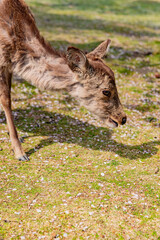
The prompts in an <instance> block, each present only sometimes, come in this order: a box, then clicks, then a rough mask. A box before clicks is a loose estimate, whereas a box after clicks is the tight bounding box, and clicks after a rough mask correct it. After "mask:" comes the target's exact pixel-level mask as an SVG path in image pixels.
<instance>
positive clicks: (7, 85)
mask: <svg viewBox="0 0 160 240" xmlns="http://www.w3.org/2000/svg"><path fill="white" fill-rule="evenodd" d="M11 78H12V74H10V73H9V72H8V71H7V70H6V69H5V68H0V102H1V104H2V107H3V109H4V112H5V116H6V120H7V126H8V131H9V135H10V139H11V144H12V148H13V150H14V153H15V156H16V158H17V159H19V160H20V161H27V160H29V159H28V157H27V156H26V155H25V153H24V151H23V149H22V147H21V143H20V141H19V139H18V134H17V131H16V128H15V125H14V121H13V115H12V110H11Z"/></svg>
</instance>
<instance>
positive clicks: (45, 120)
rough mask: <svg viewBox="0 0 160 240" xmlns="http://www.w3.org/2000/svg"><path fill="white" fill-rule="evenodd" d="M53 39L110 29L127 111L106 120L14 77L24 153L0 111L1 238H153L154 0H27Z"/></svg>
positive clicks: (156, 214) (80, 41) (111, 59)
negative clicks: (21, 158)
mask: <svg viewBox="0 0 160 240" xmlns="http://www.w3.org/2000/svg"><path fill="white" fill-rule="evenodd" d="M27 3H28V4H29V6H30V7H31V9H32V12H33V13H34V15H35V17H36V21H37V24H38V27H39V29H40V31H41V33H42V34H43V35H44V36H45V37H46V38H47V39H48V40H49V41H50V42H51V44H52V45H53V46H54V47H55V48H57V49H59V48H61V49H66V47H67V46H68V45H73V46H77V47H80V48H81V49H83V50H84V51H90V50H91V49H93V48H94V47H96V46H97V44H99V43H100V42H101V41H103V40H104V39H106V38H111V39H112V46H111V49H110V53H109V55H108V57H107V58H106V63H107V64H108V65H109V66H111V67H112V69H113V70H114V72H115V75H116V79H117V85H118V90H119V95H120V98H121V101H122V103H123V105H124V108H125V111H126V113H127V116H128V122H127V124H126V125H125V126H123V127H119V128H117V129H114V130H111V129H107V128H105V126H103V125H102V124H101V123H100V122H99V121H98V120H96V119H94V117H93V116H92V115H91V114H90V113H89V112H87V110H86V109H84V108H82V107H79V106H78V105H77V103H76V102H75V100H74V99H72V98H71V97H70V96H69V95H68V94H67V93H66V92H63V93H62V94H59V93H49V92H41V91H39V90H38V89H36V88H35V87H33V86H31V85H29V84H28V83H26V82H23V81H22V82H17V81H15V82H14V83H13V88H12V98H13V109H14V111H13V114H14V118H15V122H16V126H17V128H18V131H19V134H20V135H21V136H23V138H24V140H25V142H24V144H23V148H24V149H25V151H26V152H27V154H28V155H30V162H27V163H21V162H18V161H17V160H16V159H15V158H14V155H13V153H12V151H11V146H10V142H9V139H8V135H7V129H6V123H5V116H4V113H3V112H1V113H0V131H1V134H0V160H1V161H0V169H1V176H0V178H1V189H0V239H7V240H9V239H34V240H38V239H47V240H48V239H72V240H76V239H118V240H120V239H125V240H127V239H142V240H143V239H156V240H158V239H160V175H159V174H160V173H159V171H158V168H160V154H159V153H160V152H159V145H160V141H159V126H160V125H159V124H160V122H159V120H158V119H159V116H160V112H159V92H160V89H159V88H158V87H159V82H158V79H156V78H155V73H156V72H159V71H160V70H159V56H160V50H159V49H160V41H159V37H160V16H159V12H160V1H159V0H155V1H152V0H150V1H149V0H148V1H143V0H141V1H133V0H123V1H118V0H109V1H107V4H106V1H104V0H99V1H95V0H92V1H89V0H85V1H83V0H80V1H79V0H75V1H70V0H65V1H64V0H52V1H51V0H36V1H33V0H28V1H27Z"/></svg>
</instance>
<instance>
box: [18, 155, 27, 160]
mask: <svg viewBox="0 0 160 240" xmlns="http://www.w3.org/2000/svg"><path fill="white" fill-rule="evenodd" d="M18 160H19V161H22V162H25V161H29V158H28V157H27V155H24V156H22V157H19V158H18Z"/></svg>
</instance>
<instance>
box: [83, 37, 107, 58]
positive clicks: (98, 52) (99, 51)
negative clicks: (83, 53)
mask: <svg viewBox="0 0 160 240" xmlns="http://www.w3.org/2000/svg"><path fill="white" fill-rule="evenodd" d="M110 43H111V40H110V39H107V40H106V41H104V42H102V43H101V44H100V45H99V46H98V47H96V48H95V49H94V50H93V51H92V52H90V53H88V54H87V56H91V55H92V56H94V57H98V58H103V57H104V56H105V55H106V54H107V52H108V50H109V47H110Z"/></svg>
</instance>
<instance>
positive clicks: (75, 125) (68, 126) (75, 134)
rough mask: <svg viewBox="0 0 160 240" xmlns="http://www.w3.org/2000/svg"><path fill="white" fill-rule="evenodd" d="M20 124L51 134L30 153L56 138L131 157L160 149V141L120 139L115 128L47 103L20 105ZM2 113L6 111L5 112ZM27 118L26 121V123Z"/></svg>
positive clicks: (37, 133)
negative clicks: (52, 109) (134, 142)
mask: <svg viewBox="0 0 160 240" xmlns="http://www.w3.org/2000/svg"><path fill="white" fill-rule="evenodd" d="M14 115H15V116H16V122H17V127H18V129H20V130H21V131H24V132H28V133H32V134H33V135H32V136H47V137H48V138H47V139H45V140H41V141H40V143H39V144H38V145H36V146H33V148H32V149H30V150H29V151H28V153H27V154H28V155H31V154H33V153H34V152H35V148H36V149H41V148H43V147H44V146H49V145H52V144H54V142H60V143H68V144H78V145H80V146H82V147H84V148H87V149H91V150H102V151H104V152H113V153H115V154H117V155H119V156H120V157H124V158H128V159H130V160H135V159H138V158H140V159H146V158H150V157H152V156H153V155H155V154H156V153H157V152H158V149H157V148H156V146H157V145H160V141H158V140H155V141H149V142H145V143H142V144H139V145H129V144H123V143H119V142H117V141H116V140H114V139H112V130H109V129H107V128H104V127H97V126H94V125H92V124H90V123H88V122H83V121H81V120H78V119H75V118H73V117H70V116H67V115H64V114H60V113H54V112H48V111H45V110H44V108H43V107H37V108H36V107H31V108H27V109H16V110H15V111H14ZM1 116H2V114H1ZM24 122H25V123H26V124H24Z"/></svg>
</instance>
